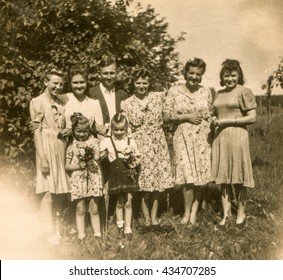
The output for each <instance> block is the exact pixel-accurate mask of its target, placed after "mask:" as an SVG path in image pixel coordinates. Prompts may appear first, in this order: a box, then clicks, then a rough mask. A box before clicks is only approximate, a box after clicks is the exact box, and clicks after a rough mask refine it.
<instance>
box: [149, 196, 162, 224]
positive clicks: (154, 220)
mask: <svg viewBox="0 0 283 280" xmlns="http://www.w3.org/2000/svg"><path fill="white" fill-rule="evenodd" d="M151 196H152V207H151V211H150V216H151V222H152V224H153V225H158V220H157V212H158V202H159V197H160V193H159V192H157V191H154V192H153V193H152V194H151Z"/></svg>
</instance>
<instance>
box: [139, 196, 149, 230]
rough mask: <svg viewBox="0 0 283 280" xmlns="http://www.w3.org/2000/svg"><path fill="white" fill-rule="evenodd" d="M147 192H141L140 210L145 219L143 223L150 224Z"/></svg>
mask: <svg viewBox="0 0 283 280" xmlns="http://www.w3.org/2000/svg"><path fill="white" fill-rule="evenodd" d="M149 205H150V201H149V193H148V192H143V193H142V199H141V210H142V213H143V216H144V219H145V225H146V226H149V225H151V221H150V215H149Z"/></svg>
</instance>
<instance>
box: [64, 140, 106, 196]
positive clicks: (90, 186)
mask: <svg viewBox="0 0 283 280" xmlns="http://www.w3.org/2000/svg"><path fill="white" fill-rule="evenodd" d="M86 147H88V148H91V149H92V150H93V151H95V150H98V151H99V150H100V146H99V140H98V139H96V138H94V137H93V136H90V138H89V139H88V140H86V141H77V140H76V139H74V141H73V142H72V143H71V144H70V145H69V146H68V148H67V153H66V158H67V159H71V164H78V163H79V161H80V160H82V159H83V158H84V155H85V151H86ZM92 163H93V165H94V170H91V171H88V170H86V169H84V170H76V171H73V172H72V173H71V175H70V186H71V199H72V200H76V199H81V198H87V197H92V196H94V197H100V196H102V195H103V194H104V188H103V179H102V171H101V167H100V164H99V163H98V162H97V161H95V160H93V161H92Z"/></svg>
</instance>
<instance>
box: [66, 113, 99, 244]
mask: <svg viewBox="0 0 283 280" xmlns="http://www.w3.org/2000/svg"><path fill="white" fill-rule="evenodd" d="M70 119H71V123H72V133H73V137H74V140H73V142H71V143H70V145H69V146H68V148H67V153H66V170H67V171H70V172H71V175H70V185H71V199H72V201H75V202H76V224H77V231H78V239H80V240H83V239H84V238H85V214H86V209H87V203H88V206H89V207H88V208H89V214H90V218H91V224H92V227H93V231H94V236H95V237H96V238H100V237H101V230H100V218H99V211H98V199H99V197H101V196H102V195H103V180H102V173H101V168H100V165H99V162H98V160H99V155H100V147H99V140H98V139H96V138H94V137H93V136H92V134H91V127H90V123H89V120H88V119H87V118H85V117H84V116H83V115H82V114H81V113H74V114H73V115H72V116H71V118H70Z"/></svg>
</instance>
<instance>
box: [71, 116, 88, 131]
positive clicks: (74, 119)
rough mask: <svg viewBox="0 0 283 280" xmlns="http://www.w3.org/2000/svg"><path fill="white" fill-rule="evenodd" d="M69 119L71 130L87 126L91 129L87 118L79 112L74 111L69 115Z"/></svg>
mask: <svg viewBox="0 0 283 280" xmlns="http://www.w3.org/2000/svg"><path fill="white" fill-rule="evenodd" d="M70 120H71V123H72V131H74V130H75V129H77V128H80V129H84V128H88V129H89V130H91V128H90V124H89V120H88V119H87V118H86V117H85V116H83V115H82V114H81V113H74V114H73V115H72V116H71V117H70Z"/></svg>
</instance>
